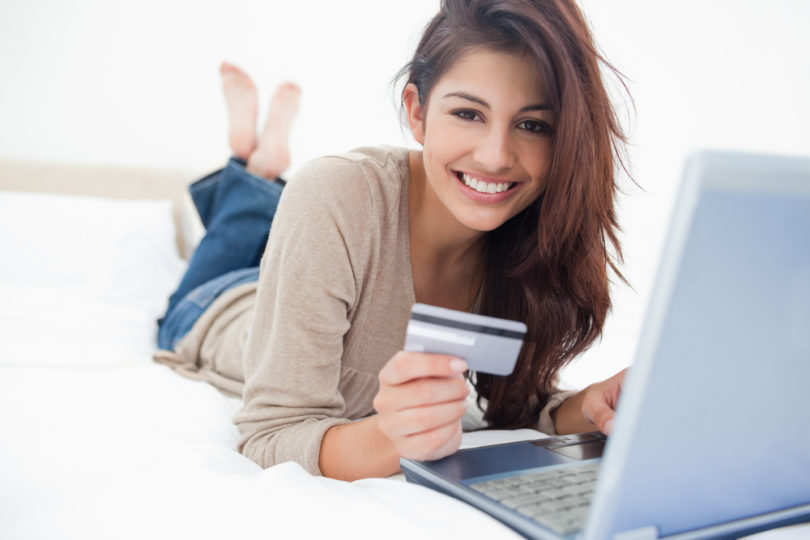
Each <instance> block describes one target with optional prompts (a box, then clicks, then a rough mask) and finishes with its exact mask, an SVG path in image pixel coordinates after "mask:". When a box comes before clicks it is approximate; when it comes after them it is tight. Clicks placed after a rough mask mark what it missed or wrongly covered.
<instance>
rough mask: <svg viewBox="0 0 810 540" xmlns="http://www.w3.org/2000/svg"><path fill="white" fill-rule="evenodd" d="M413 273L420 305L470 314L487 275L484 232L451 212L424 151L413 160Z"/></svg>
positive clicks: (414, 153)
mask: <svg viewBox="0 0 810 540" xmlns="http://www.w3.org/2000/svg"><path fill="white" fill-rule="evenodd" d="M409 165H410V171H411V173H410V186H409V197H408V206H409V208H408V212H409V234H410V249H411V268H412V271H413V280H414V292H415V294H416V300H417V301H418V302H423V303H428V304H433V305H439V306H443V307H450V308H453V309H461V310H465V311H469V310H470V309H471V308H472V304H473V302H474V300H475V297H476V295H477V293H478V288H479V286H480V283H481V279H482V276H483V261H484V250H483V245H484V242H483V239H484V233H482V232H480V231H475V230H472V229H470V228H468V227H465V226H464V225H462V224H461V223H459V221H458V220H457V219H456V218H455V217H454V216H453V215H452V214H451V213H450V211H449V210H448V209H447V208H446V207H445V206H444V204H443V203H442V202H441V201H440V200H439V198H438V197H437V196H436V194H435V193H434V191H433V189H432V188H431V187H430V185H429V184H428V182H427V179H426V177H425V170H424V165H423V163H422V153H421V152H416V151H414V152H411V153H410V156H409Z"/></svg>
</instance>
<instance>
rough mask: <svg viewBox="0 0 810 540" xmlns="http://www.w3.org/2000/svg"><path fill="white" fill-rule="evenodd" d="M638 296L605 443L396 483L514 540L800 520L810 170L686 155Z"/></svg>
mask: <svg viewBox="0 0 810 540" xmlns="http://www.w3.org/2000/svg"><path fill="white" fill-rule="evenodd" d="M653 291H654V292H653V294H652V295H651V299H650V302H649V305H648V307H647V315H646V318H645V320H644V327H643V330H642V334H641V339H640V342H639V344H638V347H637V351H636V357H635V361H634V362H633V367H632V369H631V370H630V372H629V373H628V375H627V377H626V380H625V384H624V387H623V391H622V396H621V399H620V402H619V406H618V410H617V415H616V419H615V421H614V426H613V431H612V434H611V436H610V438H609V439H608V440H605V438H604V437H602V436H601V435H600V434H598V433H591V434H579V435H574V436H562V437H551V438H548V439H540V440H538V441H524V442H518V443H509V444H503V445H497V446H488V447H482V448H474V449H467V450H460V451H458V452H456V453H455V454H453V455H451V456H448V457H446V458H443V459H441V460H438V461H433V462H422V461H414V460H408V459H402V460H401V466H402V470H403V472H404V474H405V477H406V478H407V479H408V480H409V481H411V482H415V483H418V484H422V485H425V486H429V487H431V488H433V489H436V490H439V491H442V492H444V493H447V494H449V495H452V496H454V497H457V498H459V499H461V500H463V501H466V502H468V503H470V504H472V505H474V506H476V507H478V508H479V509H481V510H483V511H484V512H487V513H489V514H490V515H492V516H493V517H495V518H496V519H499V520H501V521H502V522H503V523H505V524H506V525H508V526H509V527H511V528H513V529H514V530H515V531H517V532H519V533H521V534H523V535H525V536H527V537H530V538H555V539H556V538H566V539H569V538H570V539H573V538H584V539H589V540H590V539H597V538H599V539H601V538H616V539H624V540H630V539H634V540H635V539H646V538H662V537H672V538H737V537H739V536H741V535H744V534H751V533H754V532H758V531H761V530H765V529H768V528H772V527H776V526H784V525H788V524H793V523H803V522H807V521H810V159H807V158H788V157H776V156H759V155H749V154H735V153H725V152H713V151H704V152H701V153H698V154H695V155H693V156H692V157H691V158H690V159H689V160H688V162H687V165H686V168H685V172H684V175H683V180H682V184H681V191H680V193H679V196H678V199H677V203H676V206H675V210H674V213H673V216H672V220H671V223H670V230H669V235H668V238H667V242H666V244H665V247H664V251H663V253H662V258H661V263H660V267H659V270H658V274H657V277H656V282H655V288H654V289H653ZM546 493H550V494H551V495H546Z"/></svg>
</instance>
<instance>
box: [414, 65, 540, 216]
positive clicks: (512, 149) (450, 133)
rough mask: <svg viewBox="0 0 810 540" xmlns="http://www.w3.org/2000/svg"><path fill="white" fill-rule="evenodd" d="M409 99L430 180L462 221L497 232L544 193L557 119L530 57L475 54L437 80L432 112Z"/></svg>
mask: <svg viewBox="0 0 810 540" xmlns="http://www.w3.org/2000/svg"><path fill="white" fill-rule="evenodd" d="M411 100H412V102H415V103H413V104H412V105H411V104H409V102H408V95H407V90H406V106H408V105H411V106H409V107H408V112H409V121H410V126H411V130H412V132H413V134H414V137H415V138H416V140H417V141H418V142H420V143H421V144H422V145H423V160H424V166H425V173H426V176H427V183H428V185H429V186H430V187H431V188H432V190H433V192H435V194H436V195H437V197H438V198H439V200H440V201H441V202H442V203H443V204H444V206H445V207H446V208H447V209H448V210H449V212H450V213H451V214H452V215H453V217H455V219H456V220H458V221H459V222H460V223H461V224H463V225H464V226H466V227H468V228H470V229H473V230H476V231H491V230H493V229H496V228H497V227H499V226H501V225H502V224H503V223H505V222H506V221H507V220H509V219H510V218H511V217H513V216H515V215H516V214H518V213H519V212H521V211H522V210H523V209H525V208H526V207H527V206H528V205H529V204H531V203H532V202H533V201H534V200H536V199H537V197H538V196H539V195H540V194H541V193H542V192H543V190H544V188H545V178H546V173H547V171H548V166H549V161H550V156H551V129H552V125H553V120H554V119H553V117H552V113H551V110H550V107H549V99H548V93H547V89H546V86H545V83H544V81H543V78H542V76H541V74H540V73H539V71H538V70H537V69H536V68H535V67H534V66H533V65H532V64H531V63H530V62H529V61H528V60H527V58H526V57H524V56H522V55H517V54H509V53H500V52H494V51H490V50H486V49H474V50H472V51H470V52H468V53H466V54H465V55H464V56H462V57H461V58H459V60H457V61H456V62H455V64H453V66H452V67H451V68H450V69H449V70H448V71H447V72H446V73H445V74H444V76H443V77H441V78H440V79H439V80H438V81H437V82H436V84H435V85H434V87H433V90H432V91H431V93H430V96H429V98H428V104H427V110H425V109H424V108H423V107H420V106H419V104H418V99H414V98H413V97H411ZM414 105H415V106H414Z"/></svg>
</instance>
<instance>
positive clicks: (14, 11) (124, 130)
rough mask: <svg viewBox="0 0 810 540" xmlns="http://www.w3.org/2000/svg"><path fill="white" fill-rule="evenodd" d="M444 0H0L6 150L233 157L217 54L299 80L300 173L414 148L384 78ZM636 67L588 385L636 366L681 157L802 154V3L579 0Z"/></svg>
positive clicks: (187, 159) (573, 372)
mask: <svg viewBox="0 0 810 540" xmlns="http://www.w3.org/2000/svg"><path fill="white" fill-rule="evenodd" d="M437 5H438V1H437V0H407V1H402V2H392V1H382V0H344V1H341V2H335V1H332V0H296V1H287V2H279V1H275V0H263V1H256V0H232V1H229V2H224V1H221V2H214V1H210V0H207V1H203V0H198V1H191V0H177V1H166V0H160V1H159V0H141V1H139V2H123V1H120V2H115V1H111V0H73V1H70V2H68V1H59V0H4V2H3V3H0V81H2V82H0V158H19V159H41V160H50V161H81V162H98V163H115V164H136V165H151V166H170V167H177V168H183V169H188V170H191V171H194V172H202V171H204V170H206V169H208V168H213V167H216V166H217V165H218V164H220V163H221V162H222V161H223V160H224V158H225V157H227V147H226V136H225V116H224V107H223V103H222V98H221V94H220V88H219V80H218V71H217V70H218V65H219V62H220V61H221V60H224V59H227V60H229V61H232V62H235V63H237V64H238V65H240V66H242V67H244V68H245V69H247V70H248V71H249V72H250V73H251V74H252V75H253V77H254V79H255V80H256V82H257V83H258V86H259V89H260V96H261V100H262V102H263V103H265V102H266V101H267V99H268V98H269V96H270V92H271V90H272V88H273V86H274V85H275V84H277V83H278V82H280V81H282V80H285V79H292V80H295V81H296V82H298V83H299V84H300V85H301V86H302V87H303V91H304V94H303V99H302V110H301V113H300V115H299V119H298V121H297V124H296V127H295V130H294V133H293V141H292V145H293V154H294V155H293V160H294V161H293V166H292V171H291V172H294V170H295V169H296V168H298V167H300V165H301V164H302V163H303V162H305V161H306V160H308V159H310V158H312V157H315V156H317V155H320V154H323V153H326V152H333V151H342V150H346V149H349V148H351V147H354V146H358V145H363V144H379V143H388V144H400V145H401V144H408V145H412V144H413V143H412V142H410V141H409V139H407V138H406V137H405V136H404V135H403V132H402V130H401V128H400V124H399V120H398V115H397V111H396V106H395V104H396V98H395V96H394V93H393V89H392V87H391V85H390V84H389V83H390V80H391V78H392V77H393V75H394V74H395V73H396V71H397V70H398V69H399V68H400V67H401V66H402V65H403V64H404V63H405V62H406V61H407V59H408V57H409V55H410V53H411V52H412V50H413V47H414V46H415V44H416V40H417V39H418V36H419V34H420V31H421V29H422V27H423V25H424V24H425V23H426V22H427V20H428V19H429V18H430V16H431V15H432V14H433V12H434V10H435V9H436V7H437ZM582 5H583V9H584V11H585V12H586V14H587V15H588V17H589V19H590V20H591V22H592V25H593V27H594V30H595V34H596V37H597V40H598V42H599V45H600V46H601V47H602V49H603V50H604V51H605V53H606V55H607V57H608V58H609V59H610V60H611V61H612V62H613V63H614V64H615V65H616V66H617V67H618V68H619V69H620V70H621V71H623V72H624V73H625V75H626V76H627V77H628V79H629V80H630V90H631V92H632V94H633V97H634V99H635V113H634V114H631V115H629V116H630V118H631V121H630V122H629V123H628V125H629V126H630V130H629V131H630V134H631V139H632V145H631V147H630V158H631V163H632V167H633V173H634V176H635V179H636V181H637V182H638V183H639V184H640V185H641V186H642V187H643V188H644V189H643V190H641V189H639V188H637V187H635V186H633V185H632V184H629V183H628V184H627V185H626V192H627V195H626V196H625V197H623V199H622V201H621V212H620V216H621V221H622V224H623V227H624V230H625V232H624V235H623V239H624V246H625V262H626V264H625V267H624V269H625V274H626V276H627V277H628V279H629V280H630V282H631V283H632V284H633V287H634V289H635V292H633V291H630V290H629V289H627V288H626V287H624V286H620V287H617V292H616V302H615V303H616V306H615V310H614V315H613V317H612V318H611V320H610V322H609V323H608V326H607V329H606V332H605V337H604V339H603V341H602V342H601V343H600V344H599V345H598V346H596V347H595V348H594V349H593V350H592V351H590V352H589V353H587V354H586V356H585V357H584V358H583V359H581V360H580V361H579V362H577V363H576V364H575V365H574V366H572V367H571V368H570V369H569V370H567V372H566V381H568V382H570V383H571V384H574V385H583V384H586V383H588V382H590V381H593V380H596V379H598V378H602V377H605V376H608V375H609V374H611V373H613V372H614V371H616V370H617V369H618V368H620V367H622V366H624V365H627V364H628V363H630V361H631V358H632V354H633V349H634V344H635V340H636V338H637V334H638V332H639V328H640V324H641V322H642V318H643V308H644V304H645V303H646V300H647V298H648V296H649V294H650V289H651V287H652V278H653V272H654V268H655V264H656V263H657V257H658V253H659V251H660V244H661V239H662V237H663V234H664V229H665V225H666V220H667V218H668V214H669V211H670V209H671V205H672V199H673V194H674V191H675V187H676V185H677V181H678V175H679V173H680V170H681V166H682V163H683V159H684V157H685V156H686V154H687V153H688V152H689V151H691V150H693V149H696V148H700V147H706V146H711V147H720V148H734V149H747V150H756V151H764V152H778V153H798V154H804V155H810V32H808V31H807V28H810V2H808V1H806V0H769V1H768V2H764V1H753V0H751V1H744V0H736V1H735V0H682V1H680V2H660V1H652V0H611V1H606V0H583V2H582Z"/></svg>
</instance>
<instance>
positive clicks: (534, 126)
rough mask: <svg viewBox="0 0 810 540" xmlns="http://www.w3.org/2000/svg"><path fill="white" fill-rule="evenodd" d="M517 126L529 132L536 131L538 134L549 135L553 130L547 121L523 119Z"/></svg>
mask: <svg viewBox="0 0 810 540" xmlns="http://www.w3.org/2000/svg"><path fill="white" fill-rule="evenodd" d="M518 127H519V128H520V129H525V130H526V131H528V132H529V133H536V134H538V135H551V133H552V131H553V130H552V129H551V126H550V125H549V124H548V123H546V122H540V121H537V120H524V121H523V122H521V123H520V124H518Z"/></svg>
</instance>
